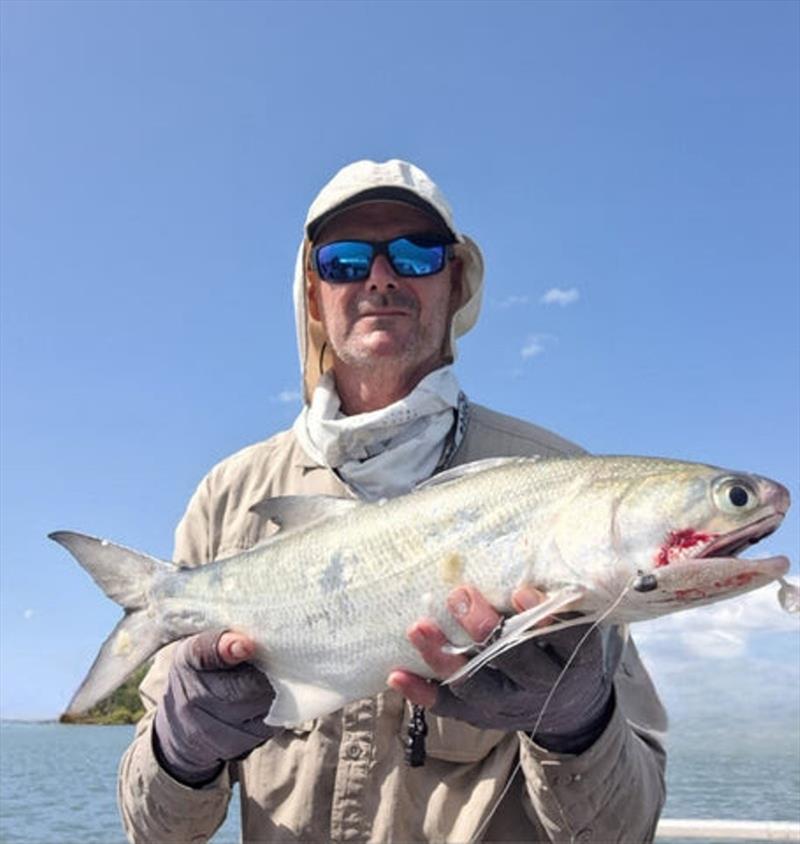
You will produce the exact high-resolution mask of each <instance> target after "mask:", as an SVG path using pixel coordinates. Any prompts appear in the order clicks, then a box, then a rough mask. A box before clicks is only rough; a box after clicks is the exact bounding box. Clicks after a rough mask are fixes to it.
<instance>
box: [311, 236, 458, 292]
mask: <svg viewBox="0 0 800 844" xmlns="http://www.w3.org/2000/svg"><path fill="white" fill-rule="evenodd" d="M453 243H454V241H453V240H452V239H447V238H445V237H441V236H437V235H425V234H406V235H403V236H402V237H396V238H394V239H393V240H382V241H374V242H373V241H368V240H337V241H334V242H333V243H326V244H324V245H323V246H315V247H314V250H313V253H312V255H313V258H314V267H315V268H316V271H317V275H318V276H319V277H320V278H321V279H322V280H323V281H331V282H334V283H342V282H348V281H364V280H365V279H367V278H369V274H370V272H371V271H372V264H373V263H374V261H375V257H376V256H377V255H385V256H386V258H387V260H388V261H389V264H390V265H391V267H392V269H393V270H394V272H395V273H396V274H397V275H399V276H402V277H403V278H422V277H424V276H426V275H434V274H435V273H438V272H441V271H442V269H443V267H444V265H445V262H446V260H447V258H448V257H449V253H450V250H449V247H450V246H451V245H452V244H453Z"/></svg>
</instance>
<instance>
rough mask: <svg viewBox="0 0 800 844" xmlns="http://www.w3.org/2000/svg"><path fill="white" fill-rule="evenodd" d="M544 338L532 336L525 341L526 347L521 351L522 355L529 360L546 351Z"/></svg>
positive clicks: (537, 335)
mask: <svg viewBox="0 0 800 844" xmlns="http://www.w3.org/2000/svg"><path fill="white" fill-rule="evenodd" d="M543 339H544V338H543V337H542V335H541V334H532V335H531V336H530V337H528V339H527V340H526V341H525V345H524V346H523V347H522V348H521V349H520V350H519V353H520V355H521V356H522V357H523V358H524V359H526V360H527V358H533V357H536V355H540V354H541V353H542V352H543V351H544V343H543Z"/></svg>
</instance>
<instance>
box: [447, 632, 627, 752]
mask: <svg viewBox="0 0 800 844" xmlns="http://www.w3.org/2000/svg"><path fill="white" fill-rule="evenodd" d="M588 629H589V628H588V625H577V626H575V627H569V628H567V629H566V630H562V631H560V632H557V633H553V634H551V635H549V636H540V637H538V638H536V639H531V640H530V641H528V642H525V643H524V644H521V645H519V646H518V647H516V648H513V649H512V650H510V651H508V652H506V653H504V654H502V655H500V656H499V657H497V658H496V659H494V660H493V661H492V662H491V663H489V665H487V666H486V667H484V668H482V669H480V670H479V671H478V672H477V673H476V674H473V675H472V677H469V678H467V679H465V680H463V681H459V682H456V683H454V684H453V685H452V686H440V687H439V689H438V696H437V699H436V703H435V704H434V706H433V708H432V710H431V711H432V712H433V713H434V714H436V715H443V716H445V717H448V718H458V719H459V720H461V721H466V722H467V723H468V724H472V725H473V726H474V727H480V728H482V729H495V730H509V731H510V730H522V731H524V732H527V733H529V734H530V733H531V731H532V730H534V729H535V730H536V732H535V736H534V738H535V741H536V742H537V743H538V744H539V745H541V746H542V747H544V748H546V749H548V750H552V751H555V752H557V753H582V752H583V751H584V750H587V749H588V748H589V747H591V745H592V744H594V742H595V741H596V740H597V739H598V738H599V737H600V735H601V734H602V732H603V730H604V729H605V727H606V725H607V724H608V721H609V720H610V718H611V715H612V713H613V711H614V701H613V695H612V688H613V687H612V681H613V678H614V672H615V671H616V668H617V665H618V664H619V660H620V657H621V655H622V637H621V636H620V634H619V631H618V630H617V628H615V627H613V628H602V629H601V628H595V630H593V631H592V632H591V633H590V634H589V636H588V637H587V639H586V641H585V642H584V643H583V644H582V645H581V647H580V649H579V650H578V652H577V654H576V655H575V658H574V659H573V661H572V662H571V663H570V666H569V668H567V670H566V672H565V673H564V676H563V677H561V680H560V682H559V683H558V685H557V686H556V689H555V692H553V696H552V698H550V701H549V702H548V703H547V704H546V706H545V702H546V701H547V697H548V695H549V694H550V692H551V691H552V689H553V686H554V685H555V683H556V680H557V679H558V677H559V675H560V674H561V672H562V670H563V668H564V665H565V664H566V662H567V660H568V659H569V657H570V655H571V654H572V653H573V651H574V650H575V647H576V646H577V644H578V642H580V640H581V639H582V638H583V636H584V635H585V634H586V631H587V630H588ZM543 707H544V711H542V710H543Z"/></svg>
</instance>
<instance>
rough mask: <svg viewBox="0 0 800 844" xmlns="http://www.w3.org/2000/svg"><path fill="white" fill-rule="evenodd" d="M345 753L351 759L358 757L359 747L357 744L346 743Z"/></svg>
mask: <svg viewBox="0 0 800 844" xmlns="http://www.w3.org/2000/svg"><path fill="white" fill-rule="evenodd" d="M345 753H346V754H347V755H348V756H349V757H350V758H351V759H358V757H359V756H361V748H360V747H359V746H358V745H357V744H348V745H347V750H346V751H345Z"/></svg>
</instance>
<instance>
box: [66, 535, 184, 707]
mask: <svg viewBox="0 0 800 844" xmlns="http://www.w3.org/2000/svg"><path fill="white" fill-rule="evenodd" d="M50 539H52V540H54V541H55V542H58V543H59V545H63V546H64V548H66V549H67V550H68V551H69V552H70V554H72V556H73V557H75V559H76V560H77V561H78V562H79V563H80V564H81V566H83V568H85V569H86V571H88V572H89V574H90V575H91V576H92V578H93V579H94V581H95V582H96V583H97V584H98V585H99V586H100V588H101V589H102V590H103V592H105V593H106V595H108V597H109V598H111V599H112V600H114V601H116V602H117V603H118V604H120V605H121V606H122V608H123V609H124V610H125V616H124V618H122V620H121V621H120V622H119V623H118V624H117V626H116V627H115V628H114V629H113V630H112V631H111V635H110V636H109V637H108V638H107V639H106V640H105V642H104V643H103V646H102V647H101V648H100V652H99V653H98V654H97V657H96V658H95V661H94V663H93V665H92V667H91V668H90V669H89V673H88V674H87V675H86V678H85V679H84V681H83V682H82V683H81V685H80V688H79V689H78V691H77V692H76V693H75V695H74V696H73V698H72V700H71V701H70V703H69V706H68V707H67V714H68V715H79V714H81V713H82V712H86V710H87V709H91V707H92V706H94V705H95V704H96V703H98V702H99V701H101V700H102V699H103V698H105V697H107V696H108V695H109V694H111V692H113V691H114V689H116V688H117V687H118V686H120V685H122V683H123V682H124V681H125V680H126V679H127V678H128V677H129V676H130V675H131V674H132V673H133V672H134V671H135V670H136V669H137V668H138V667H139V666H140V665H141V664H142V663H144V662H145V660H146V659H147V658H148V657H149V656H152V654H154V653H155V652H156V651H157V650H158V649H159V648H160V647H161V645H163V644H165V643H166V642H167V641H168V637H166V636H165V634H164V631H163V630H162V629H160V628H159V626H158V624H157V622H156V621H155V619H154V618H153V617H152V615H151V614H150V613H149V612H148V609H149V594H150V591H151V587H152V585H153V582H154V581H155V580H156V578H158V577H160V576H163V574H164V573H166V571H167V570H168V564H166V563H164V562H162V561H161V560H157V559H156V558H155V557H149V556H147V555H146V554H140V553H139V552H138V551H133V550H131V549H130V548H123V547H121V546H120V545H114V544H113V543H112V542H108V541H106V540H104V539H96V538H95V537H93V536H85V535H83V534H81V533H72V532H70V531H58V532H57V533H51V534H50Z"/></svg>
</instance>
